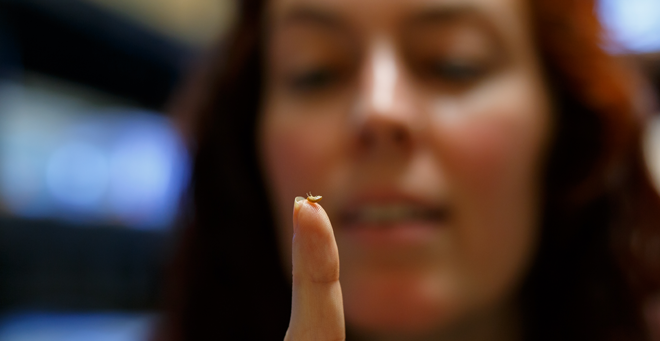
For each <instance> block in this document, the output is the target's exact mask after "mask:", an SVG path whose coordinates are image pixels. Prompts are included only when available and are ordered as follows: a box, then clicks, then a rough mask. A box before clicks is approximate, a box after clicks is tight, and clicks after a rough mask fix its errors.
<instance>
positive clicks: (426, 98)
mask: <svg viewBox="0 0 660 341" xmlns="http://www.w3.org/2000/svg"><path fill="white" fill-rule="evenodd" d="M526 11H527V9H526V4H525V2H523V1H522V0H466V1H451V0H428V1H424V0H412V1H405V0H399V1H394V0H392V1H378V0H365V1H359V2H356V1H353V0H274V1H272V2H271V3H270V6H269V12H268V15H267V16H266V20H267V25H268V30H267V31H268V32H269V33H268V36H267V39H266V41H267V42H266V51H267V53H266V58H265V67H266V82H265V85H264V90H265V97H264V101H263V103H262V110H261V115H260V118H259V122H258V135H259V139H260V141H259V146H260V159H261V163H262V169H263V176H264V178H265V179H266V182H267V184H268V187H269V191H270V193H269V195H270V201H271V203H272V205H273V207H274V212H275V214H276V222H277V225H278V235H279V238H280V247H281V257H282V262H283V264H285V266H286V267H288V268H290V269H291V270H292V273H293V277H292V284H293V311H292V318H291V324H290V327H289V332H288V333H287V339H295V340H312V339H313V340H324V339H331V340H337V339H342V338H343V335H345V326H344V321H345V323H346V326H347V328H348V330H349V331H351V336H354V337H353V338H354V339H358V340H359V339H364V340H399V339H401V340H425V339H435V340H438V339H441V340H485V339H488V340H498V339H499V340H512V339H516V338H518V337H519V335H518V334H519V330H520V326H519V325H518V318H517V315H516V314H517V313H516V301H515V298H516V291H517V286H518V285H519V283H520V281H521V278H522V277H523V276H524V274H525V273H526V271H527V267H528V264H529V263H530V260H531V258H532V257H533V254H534V251H535V248H536V244H537V235H538V220H539V198H540V197H541V193H540V192H539V191H540V183H541V181H540V178H541V176H542V172H541V171H542V168H543V161H544V159H545V154H546V150H547V146H548V144H549V143H550V141H549V140H550V136H551V132H552V121H551V108H550V99H549V95H548V93H549V92H548V90H547V88H546V84H545V83H544V77H543V75H542V72H541V68H540V65H539V59H538V56H537V55H536V51H535V50H534V47H533V42H532V40H531V37H530V36H529V32H530V31H531V30H530V24H529V22H528V15H527V12H526ZM310 189H311V190H312V192H313V193H317V194H322V195H323V208H321V206H320V203H313V202H310V201H308V200H301V201H300V202H298V201H297V202H296V204H295V205H294V214H293V215H292V214H291V206H290V205H291V198H294V197H296V196H298V195H300V194H302V193H306V192H307V191H309V190H310ZM402 201H403V202H408V203H409V202H415V203H424V205H428V206H432V207H442V209H443V211H442V212H447V214H446V216H443V218H442V219H439V220H438V221H435V220H434V222H437V224H436V225H437V226H431V229H427V230H425V231H427V232H428V231H429V230H431V231H432V232H429V233H428V234H425V236H426V237H425V238H423V239H419V238H418V239H415V238H412V239H411V240H412V242H409V243H408V242H401V240H397V241H396V242H389V241H386V242H371V241H370V239H364V238H362V237H361V236H360V235H359V234H356V233H355V231H356V230H357V229H351V228H350V226H349V222H348V220H347V219H346V214H347V213H346V212H351V210H352V209H359V208H362V207H364V205H368V204H387V203H398V202H402ZM420 205H421V204H420ZM326 213H327V215H326ZM331 221H332V222H333V223H332V224H331V223H330V222H331ZM427 225H433V224H431V223H429V224H426V225H424V227H425V228H426V227H428V226H427ZM291 226H294V228H293V230H292V229H291ZM406 226H407V225H406ZM420 230H424V229H421V228H420ZM289 250H292V252H289ZM339 264H341V285H340V282H339V279H340V277H339V273H340V272H339ZM319 278H321V280H319ZM344 315H345V316H344Z"/></svg>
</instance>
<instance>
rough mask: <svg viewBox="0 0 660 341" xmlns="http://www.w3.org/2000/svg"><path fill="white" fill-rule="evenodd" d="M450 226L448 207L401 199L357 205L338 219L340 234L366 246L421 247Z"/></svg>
mask: <svg viewBox="0 0 660 341" xmlns="http://www.w3.org/2000/svg"><path fill="white" fill-rule="evenodd" d="M449 222H450V209H449V207H448V205H446V204H441V203H435V202H434V203H431V202H425V201H422V200H415V199H410V198H403V197H392V198H386V199H382V198H381V199H373V200H369V199H366V200H363V201H359V202H357V203H355V204H353V205H351V206H350V209H347V210H345V211H344V213H343V215H342V216H341V227H342V228H341V231H342V232H345V234H346V235H347V236H350V237H352V238H353V239H355V240H357V241H359V242H361V243H366V244H374V245H375V244H385V245H401V244H419V243H425V242H427V241H429V240H431V239H433V238H434V237H435V236H437V235H438V233H439V232H440V231H441V230H443V227H446V226H447V225H448V223H449Z"/></svg>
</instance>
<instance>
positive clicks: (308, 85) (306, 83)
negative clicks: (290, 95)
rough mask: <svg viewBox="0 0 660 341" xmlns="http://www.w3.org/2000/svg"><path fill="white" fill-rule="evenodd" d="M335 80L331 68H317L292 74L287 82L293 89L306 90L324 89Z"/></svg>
mask: <svg viewBox="0 0 660 341" xmlns="http://www.w3.org/2000/svg"><path fill="white" fill-rule="evenodd" d="M335 80H336V75H335V73H334V72H333V71H332V70H330V69H323V68H319V69H311V70H308V71H304V72H300V73H297V74H294V75H293V76H292V77H290V79H289V82H288V83H289V87H290V88H291V89H292V90H294V91H300V92H308V91H314V90H321V89H324V88H326V87H328V86H329V85H331V84H332V83H333V82H334V81H335Z"/></svg>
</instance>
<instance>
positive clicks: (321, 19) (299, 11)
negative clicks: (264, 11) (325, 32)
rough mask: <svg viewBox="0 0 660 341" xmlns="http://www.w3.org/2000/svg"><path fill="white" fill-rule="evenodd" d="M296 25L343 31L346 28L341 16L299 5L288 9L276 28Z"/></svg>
mask: <svg viewBox="0 0 660 341" xmlns="http://www.w3.org/2000/svg"><path fill="white" fill-rule="evenodd" d="M296 24H307V25H314V26H320V27H322V28H328V29H339V30H343V29H345V27H346V25H345V23H344V22H343V21H342V20H341V19H340V17H339V15H337V14H336V13H334V12H333V11H332V10H329V9H325V8H320V7H312V6H309V5H298V6H295V7H293V8H291V9H287V10H286V12H285V13H284V15H283V16H282V17H281V18H279V19H277V20H276V22H275V26H287V25H296Z"/></svg>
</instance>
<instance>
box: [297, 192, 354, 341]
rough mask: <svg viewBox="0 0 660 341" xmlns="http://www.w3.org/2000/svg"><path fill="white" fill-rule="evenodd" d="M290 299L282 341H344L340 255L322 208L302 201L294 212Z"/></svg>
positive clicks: (299, 199)
mask: <svg viewBox="0 0 660 341" xmlns="http://www.w3.org/2000/svg"><path fill="white" fill-rule="evenodd" d="M292 252H293V255H292V260H293V298H292V305H291V320H290V321H289V329H288V330H287V332H286V336H285V337H284V340H285V341H307V340H310V341H311V340H314V341H324V340H327V341H340V340H345V339H346V330H345V324H344V304H343V301H342V296H341V286H340V285H339V252H338V251H337V242H336V241H335V236H334V234H333V232H332V225H331V224H330V219H329V218H328V215H327V214H326V213H325V211H324V210H323V208H322V207H321V205H319V204H318V203H312V202H310V201H308V200H307V199H303V198H301V197H298V198H296V202H295V204H294V208H293V242H292Z"/></svg>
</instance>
